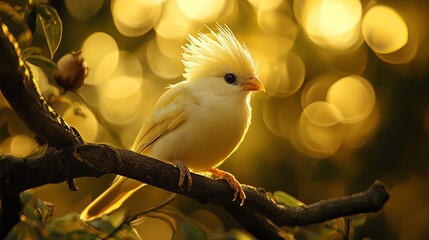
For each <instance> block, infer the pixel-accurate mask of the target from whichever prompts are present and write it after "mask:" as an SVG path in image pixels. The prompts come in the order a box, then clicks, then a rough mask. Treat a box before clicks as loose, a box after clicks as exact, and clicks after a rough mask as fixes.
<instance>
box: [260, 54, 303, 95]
mask: <svg viewBox="0 0 429 240" xmlns="http://www.w3.org/2000/svg"><path fill="white" fill-rule="evenodd" d="M267 70H268V71H267V74H266V75H265V77H266V79H264V80H263V81H264V84H265V88H266V91H267V93H269V94H271V95H275V96H289V95H292V94H293V93H295V92H296V91H298V90H299V89H300V88H301V86H302V84H303V82H304V78H305V65H304V62H303V61H302V60H301V58H300V57H299V56H298V55H297V54H295V53H293V52H289V54H287V55H286V56H284V57H282V58H281V59H277V61H274V62H273V63H272V65H270V66H269V69H267Z"/></svg>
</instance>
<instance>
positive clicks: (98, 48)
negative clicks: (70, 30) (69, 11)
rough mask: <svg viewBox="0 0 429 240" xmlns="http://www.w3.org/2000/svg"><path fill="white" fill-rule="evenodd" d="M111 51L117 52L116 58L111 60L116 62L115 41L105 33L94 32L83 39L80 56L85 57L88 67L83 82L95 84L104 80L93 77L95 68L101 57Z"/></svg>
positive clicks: (116, 49) (116, 46)
mask: <svg viewBox="0 0 429 240" xmlns="http://www.w3.org/2000/svg"><path fill="white" fill-rule="evenodd" d="M112 52H113V53H116V54H117V56H116V57H114V58H116V60H113V61H114V62H117V61H118V58H119V54H118V45H117V44H116V41H115V40H114V39H113V38H112V37H111V36H110V35H108V34H106V33H103V32H96V33H93V34H91V35H90V36H89V37H88V38H87V39H86V40H85V42H84V43H83V46H82V57H83V58H84V59H85V62H86V63H87V66H88V68H89V71H88V76H87V77H86V79H85V84H89V85H97V84H100V83H101V82H103V81H104V80H105V79H102V78H96V77H95V69H97V67H98V65H99V64H100V62H101V61H102V59H103V58H104V57H105V56H106V55H108V54H109V53H112ZM112 57H113V56H112Z"/></svg>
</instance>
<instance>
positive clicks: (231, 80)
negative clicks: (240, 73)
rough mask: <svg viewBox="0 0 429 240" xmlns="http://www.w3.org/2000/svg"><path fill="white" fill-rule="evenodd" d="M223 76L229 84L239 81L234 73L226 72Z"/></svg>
mask: <svg viewBox="0 0 429 240" xmlns="http://www.w3.org/2000/svg"><path fill="white" fill-rule="evenodd" d="M223 78H224V79H225V81H226V82H227V83H229V84H234V83H235V82H236V81H237V77H236V76H235V75H234V74H232V73H227V74H225V76H224V77H223Z"/></svg>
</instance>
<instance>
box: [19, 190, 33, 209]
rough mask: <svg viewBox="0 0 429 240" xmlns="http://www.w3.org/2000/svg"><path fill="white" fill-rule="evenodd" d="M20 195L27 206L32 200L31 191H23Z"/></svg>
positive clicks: (23, 203)
mask: <svg viewBox="0 0 429 240" xmlns="http://www.w3.org/2000/svg"><path fill="white" fill-rule="evenodd" d="M20 197H21V202H22V205H23V206H25V205H27V204H28V202H30V200H31V193H30V191H24V192H21V195H20Z"/></svg>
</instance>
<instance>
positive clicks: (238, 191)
mask: <svg viewBox="0 0 429 240" xmlns="http://www.w3.org/2000/svg"><path fill="white" fill-rule="evenodd" d="M209 171H210V172H211V173H213V174H214V175H216V176H218V177H220V178H222V179H225V180H226V181H227V182H228V184H229V186H230V187H231V188H232V190H234V198H233V199H232V201H235V200H236V199H237V197H238V195H240V198H241V203H240V206H243V205H244V200H245V199H246V193H245V192H244V190H243V187H241V184H240V183H239V182H238V181H237V179H236V178H235V177H234V175H232V174H231V173H229V172H225V171H222V170H219V169H216V168H212V169H210V170H209Z"/></svg>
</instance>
